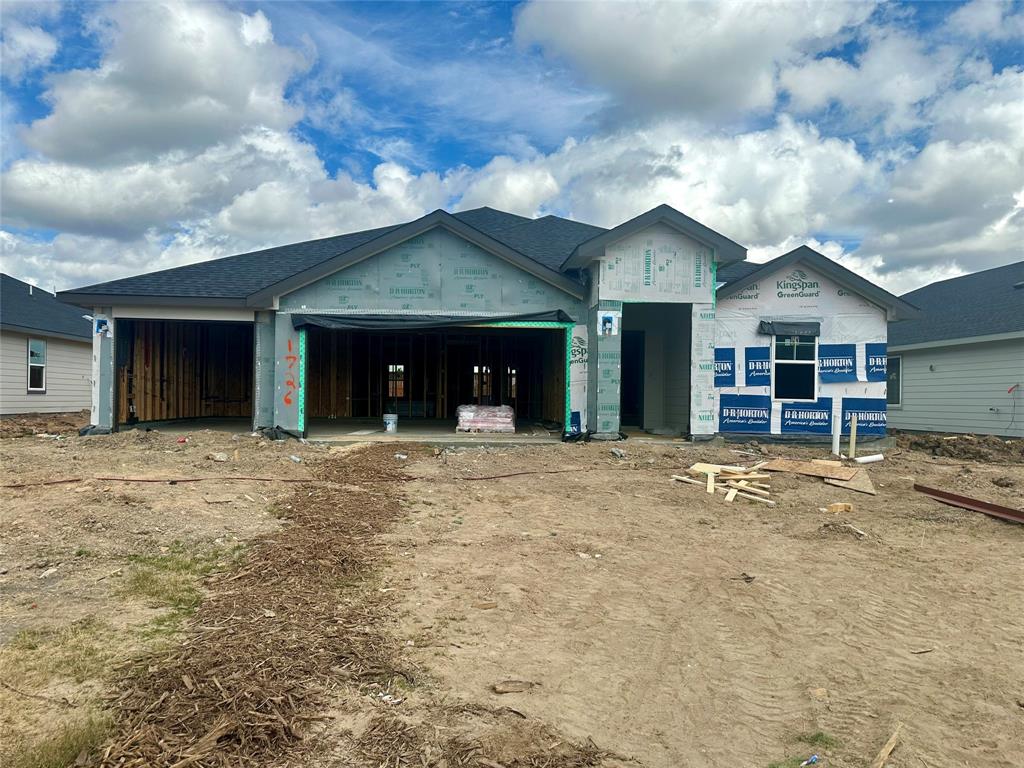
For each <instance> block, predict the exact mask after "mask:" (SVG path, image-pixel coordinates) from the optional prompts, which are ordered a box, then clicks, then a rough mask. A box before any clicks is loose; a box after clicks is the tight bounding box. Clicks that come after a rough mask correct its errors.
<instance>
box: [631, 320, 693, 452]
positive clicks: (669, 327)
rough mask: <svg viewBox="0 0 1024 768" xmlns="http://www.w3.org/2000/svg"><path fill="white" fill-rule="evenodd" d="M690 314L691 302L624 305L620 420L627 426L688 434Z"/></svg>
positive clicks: (658, 432) (654, 431) (651, 430)
mask: <svg viewBox="0 0 1024 768" xmlns="http://www.w3.org/2000/svg"><path fill="white" fill-rule="evenodd" d="M691 316H692V305H690V304H670V303H638V304H625V305H624V306H623V310H622V378H621V387H620V395H619V397H620V400H619V406H620V416H619V419H620V423H621V424H622V426H623V427H624V428H625V427H631V428H634V429H635V428H640V429H642V430H644V431H645V432H650V433H654V434H663V435H685V434H687V433H688V432H689V429H690V336H691Z"/></svg>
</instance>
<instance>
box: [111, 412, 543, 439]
mask: <svg viewBox="0 0 1024 768" xmlns="http://www.w3.org/2000/svg"><path fill="white" fill-rule="evenodd" d="M147 428H148V429H155V430H158V431H160V432H163V433H165V434H169V435H187V434H188V433H189V432H197V431H199V430H203V429H208V430H211V431H215V432H231V433H245V434H248V433H250V432H251V431H252V424H251V422H250V421H249V419H235V418H208V419H180V420H176V421H164V422H147V423H144V424H142V423H140V424H134V425H132V426H130V427H129V426H122V427H121V429H122V430H127V429H147ZM306 439H307V440H309V441H310V442H322V443H334V444H344V443H389V442H393V443H400V442H424V443H452V444H459V445H495V444H500V445H524V444H538V443H557V442H560V441H561V439H562V435H561V433H560V432H558V431H552V430H548V429H545V428H544V427H542V426H540V425H539V424H520V425H519V426H518V428H517V430H516V432H515V434H503V433H486V432H481V433H467V432H458V433H457V432H456V431H455V420H454V419H452V420H447V419H408V420H401V419H400V420H399V423H398V432H396V433H388V432H385V431H384V422H383V420H381V419H377V418H369V419H312V420H310V422H309V425H308V427H307V433H306Z"/></svg>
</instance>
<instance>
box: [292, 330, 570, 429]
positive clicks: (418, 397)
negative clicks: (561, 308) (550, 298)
mask: <svg viewBox="0 0 1024 768" xmlns="http://www.w3.org/2000/svg"><path fill="white" fill-rule="evenodd" d="M306 357H307V369H306V414H307V417H308V418H309V419H310V426H311V428H312V429H314V430H315V429H316V428H317V427H318V422H319V426H321V427H324V426H326V427H327V428H328V429H331V431H335V432H344V431H345V430H346V429H347V428H348V427H351V428H352V431H355V432H359V431H377V430H379V429H383V426H382V419H383V415H384V414H385V413H395V414H398V418H399V424H400V425H401V424H406V425H408V424H409V422H410V421H411V422H414V423H415V426H416V428H417V429H419V430H426V431H432V430H436V431H438V432H439V433H442V432H443V433H450V432H454V430H455V424H456V409H457V408H458V406H460V405H507V406H510V407H511V408H512V409H513V410H514V412H515V419H516V431H517V432H519V433H531V434H537V433H538V432H539V431H544V432H545V433H557V434H561V432H562V430H563V429H564V427H565V422H566V332H565V329H564V328H562V327H556V328H523V327H515V328H512V327H509V328H494V327H488V328H483V327H461V326H460V327H453V328H437V329H424V330H416V331H362V330H333V329H326V328H319V327H309V328H307V337H306ZM325 420H331V421H333V422H335V423H334V424H324V421H325ZM341 422H346V423H344V424H342V423H341ZM400 429H401V427H400Z"/></svg>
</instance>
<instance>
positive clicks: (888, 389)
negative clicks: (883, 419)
mask: <svg viewBox="0 0 1024 768" xmlns="http://www.w3.org/2000/svg"><path fill="white" fill-rule="evenodd" d="M885 403H886V405H903V358H902V357H890V358H889V359H888V360H887V361H886V363H885Z"/></svg>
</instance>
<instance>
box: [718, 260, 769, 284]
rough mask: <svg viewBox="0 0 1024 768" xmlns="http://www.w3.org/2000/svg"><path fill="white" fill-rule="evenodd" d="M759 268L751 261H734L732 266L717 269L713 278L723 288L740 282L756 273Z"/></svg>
mask: <svg viewBox="0 0 1024 768" xmlns="http://www.w3.org/2000/svg"><path fill="white" fill-rule="evenodd" d="M760 267H761V265H760V264H755V263H754V262H752V261H734V262H733V263H732V264H724V265H722V266H720V267H719V268H718V272H717V273H716V274H715V276H716V277H717V278H718V282H719V283H721V284H722V285H723V286H726V285H729V284H730V283H735V282H736V281H737V280H742V279H743V278H745V277H746V276H747V275H749V274H751V273H753V272H756V271H757V270H758V269H759V268H760Z"/></svg>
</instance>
